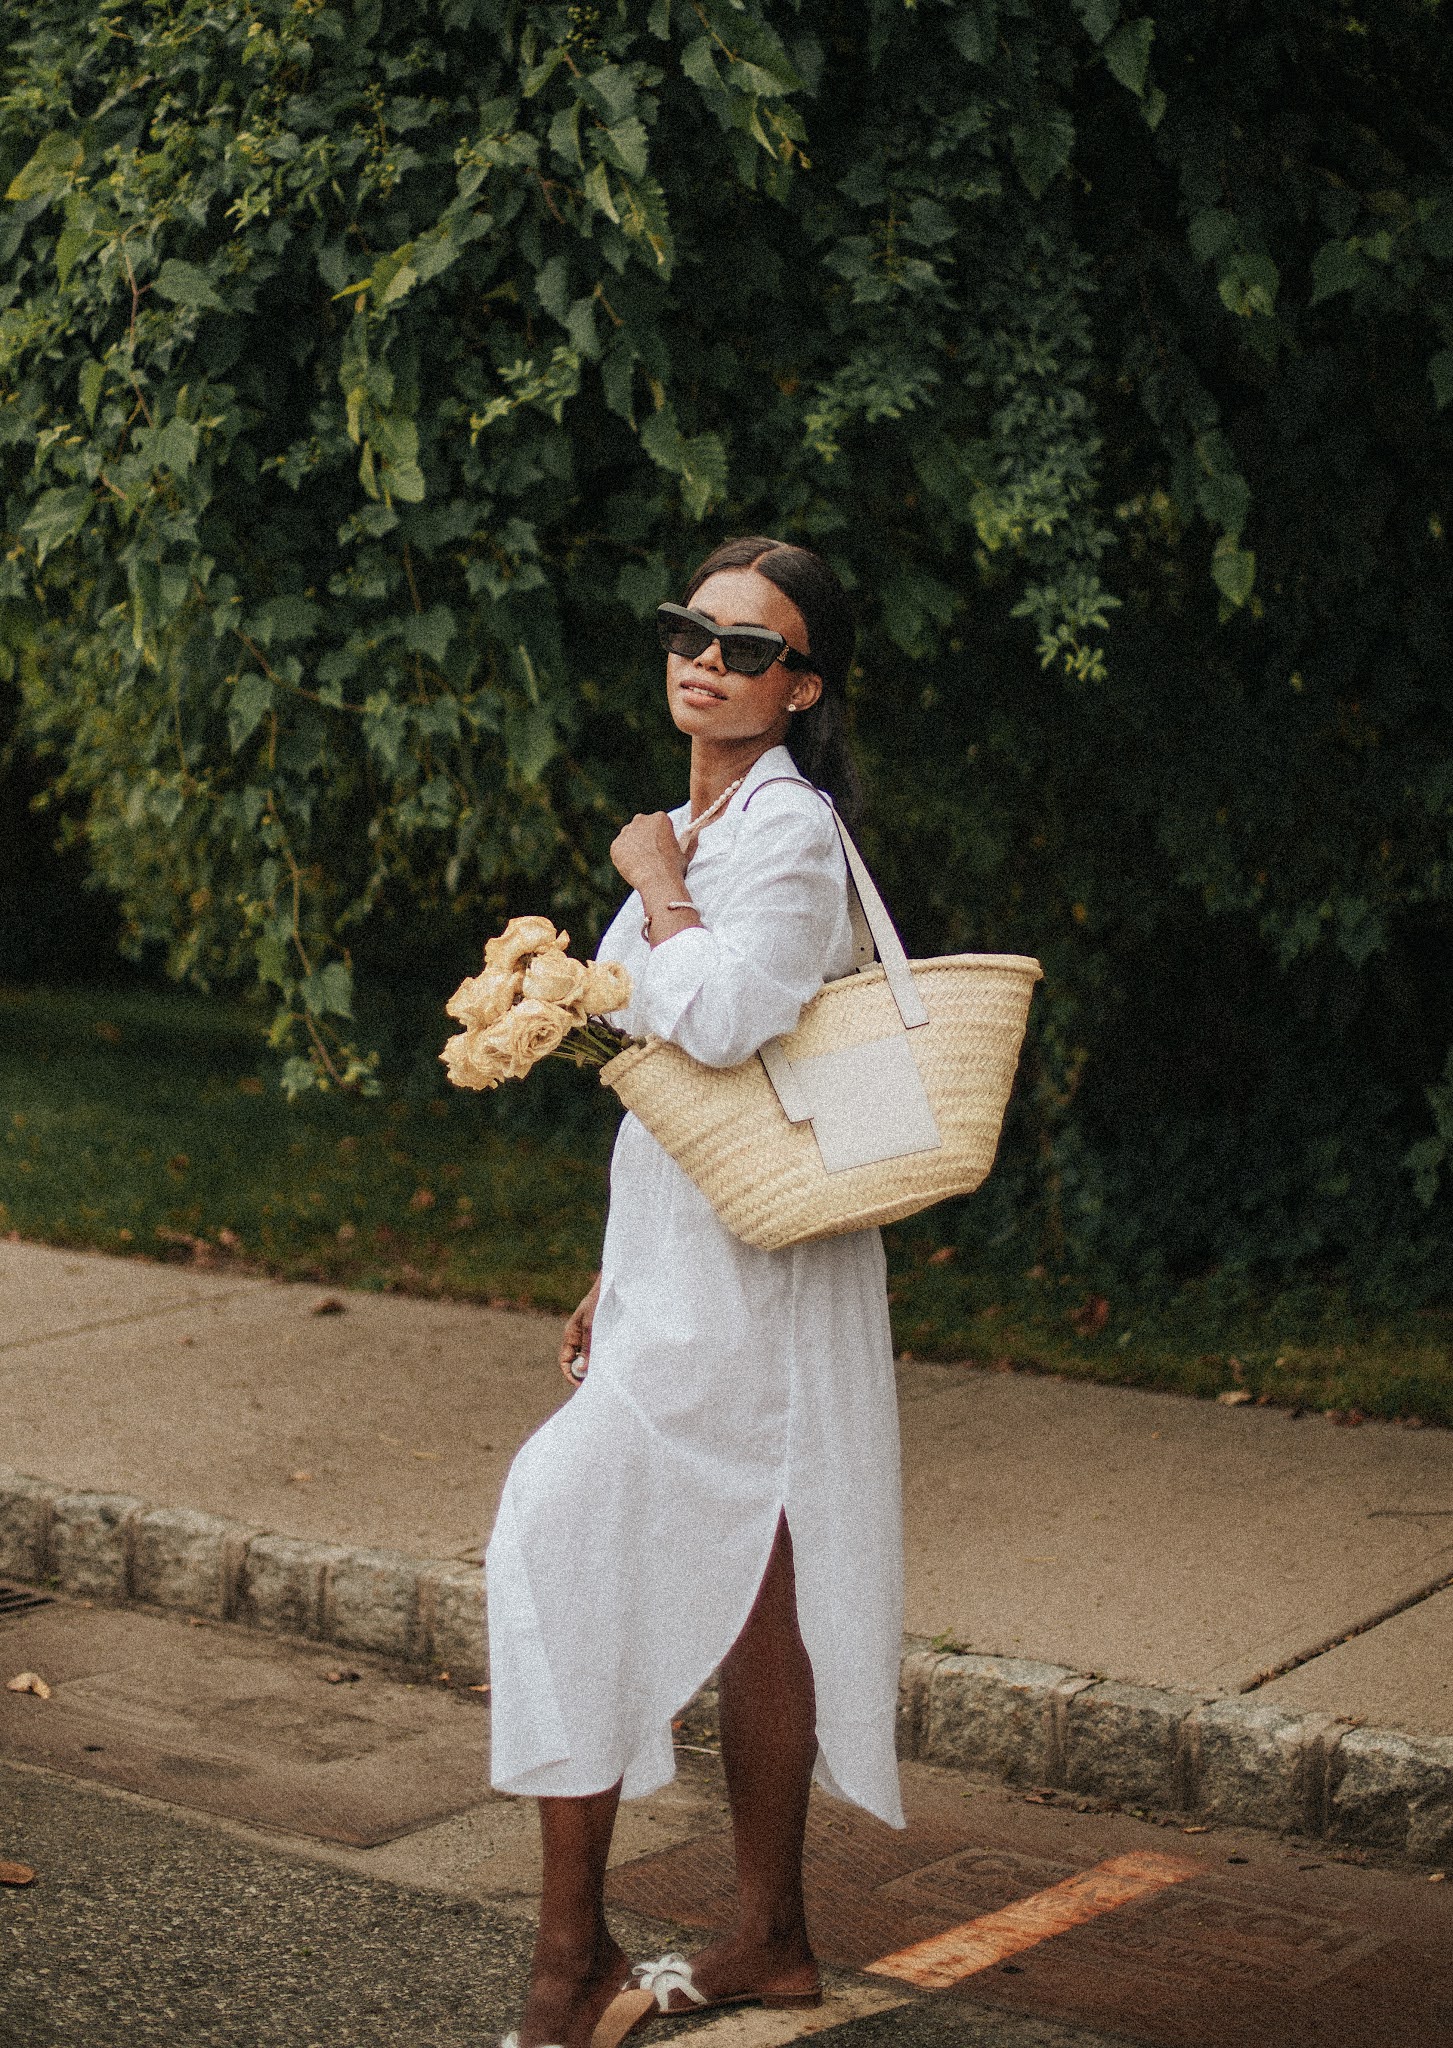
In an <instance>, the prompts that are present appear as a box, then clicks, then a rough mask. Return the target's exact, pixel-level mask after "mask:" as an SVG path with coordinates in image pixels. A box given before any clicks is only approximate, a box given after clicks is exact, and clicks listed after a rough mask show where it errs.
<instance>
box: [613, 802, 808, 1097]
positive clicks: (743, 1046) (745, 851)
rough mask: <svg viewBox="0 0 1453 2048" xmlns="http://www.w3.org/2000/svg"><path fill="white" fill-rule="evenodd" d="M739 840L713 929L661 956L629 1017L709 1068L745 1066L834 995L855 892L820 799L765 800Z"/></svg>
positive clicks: (696, 929)
mask: <svg viewBox="0 0 1453 2048" xmlns="http://www.w3.org/2000/svg"><path fill="white" fill-rule="evenodd" d="M737 835H738V836H737V841H736V844H735V846H734V847H733V849H732V879H731V887H730V889H729V890H728V891H727V893H726V895H725V897H724V899H723V901H722V902H721V904H720V905H718V906H717V907H716V908H715V909H714V910H713V912H712V917H711V922H710V924H709V925H705V924H702V925H688V926H687V927H686V928H685V930H683V931H679V932H675V933H673V934H672V936H671V937H670V938H669V939H664V940H663V941H662V942H661V944H660V945H659V946H655V947H653V948H652V950H651V954H650V958H649V960H648V961H647V963H646V966H645V968H644V970H643V972H642V973H641V974H640V976H639V977H638V980H637V983H636V987H635V990H634V992H633V994H632V999H631V1004H630V1010H629V1015H630V1026H629V1028H630V1029H631V1030H633V1031H636V1032H649V1033H650V1034H652V1035H653V1036H655V1037H658V1038H668V1039H670V1040H671V1042H672V1044H674V1045H679V1046H680V1047H681V1050H682V1051H683V1052H686V1053H689V1054H690V1055H691V1057H692V1058H693V1059H695V1060H700V1061H701V1063H702V1064H703V1066H708V1067H734V1066H736V1065H738V1064H739V1062H740V1061H742V1060H745V1059H749V1058H750V1057H751V1055H752V1054H753V1053H754V1052H756V1050H757V1049H758V1047H759V1046H762V1045H765V1044H766V1042H767V1040H768V1039H769V1038H776V1037H777V1036H778V1035H779V1034H780V1033H782V1032H787V1031H791V1030H793V1029H795V1027H796V1024H797V1021H798V1019H799V1017H800V1016H801V1015H802V1011H803V1008H804V1006H805V1005H806V1004H807V1003H808V1002H809V1001H810V1000H811V999H812V997H813V996H815V995H816V994H817V991H818V990H819V989H820V988H821V987H822V984H823V979H824V976H825V974H826V971H827V962H828V958H829V953H830V949H831V946H832V940H833V933H834V931H835V929H836V926H837V920H838V916H839V914H840V912H841V909H842V906H843V903H844V901H845V898H846V893H847V862H846V860H845V859H844V856H843V850H842V842H841V840H840V839H839V838H838V835H837V827H836V826H835V825H834V823H833V820H832V813H831V812H830V811H829V810H828V808H827V806H826V804H824V803H823V802H822V801H821V800H820V799H819V798H817V797H814V796H809V795H806V794H805V793H803V794H798V793H797V792H795V791H792V790H777V789H773V790H764V791H763V793H762V795H761V797H760V798H759V799H758V800H757V801H756V802H754V803H753V804H752V805H751V808H750V809H749V810H748V811H746V812H745V813H744V814H743V816H742V818H741V821H740V823H739V824H738V827H737ZM687 880H688V885H689V882H690V874H689V871H688V876H687Z"/></svg>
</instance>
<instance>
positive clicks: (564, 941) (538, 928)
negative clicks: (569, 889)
mask: <svg viewBox="0 0 1453 2048" xmlns="http://www.w3.org/2000/svg"><path fill="white" fill-rule="evenodd" d="M569 943H570V934H569V932H557V931H556V929H555V927H554V925H553V924H551V922H550V920H549V918H548V917H512V918H511V919H510V921H509V923H508V924H507V925H506V926H505V928H504V930H503V931H502V932H501V933H500V934H499V936H498V938H494V939H490V940H488V941H487V942H486V944H485V948H484V966H485V972H486V973H488V972H490V971H491V970H492V971H494V972H495V973H498V974H512V973H513V972H514V970H515V969H516V968H517V967H518V966H520V964H521V963H522V962H523V961H524V960H525V959H526V958H527V957H528V956H529V955H530V954H531V953H543V952H546V951H549V950H552V949H553V950H555V951H558V952H561V953H563V952H564V951H565V948H566V947H567V946H568V945H569Z"/></svg>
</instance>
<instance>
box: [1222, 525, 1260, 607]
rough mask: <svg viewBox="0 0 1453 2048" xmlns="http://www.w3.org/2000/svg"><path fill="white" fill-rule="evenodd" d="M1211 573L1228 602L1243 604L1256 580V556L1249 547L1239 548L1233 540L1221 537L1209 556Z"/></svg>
mask: <svg viewBox="0 0 1453 2048" xmlns="http://www.w3.org/2000/svg"><path fill="white" fill-rule="evenodd" d="M1211 575H1212V578H1213V579H1214V581H1215V585H1216V588H1217V589H1218V590H1219V591H1220V593H1221V595H1222V596H1223V597H1224V598H1225V599H1226V600H1227V602H1228V603H1230V604H1233V605H1237V606H1241V605H1244V604H1245V602H1246V600H1247V598H1248V597H1250V595H1251V586H1252V584H1253V583H1254V582H1255V581H1256V556H1255V555H1254V554H1253V553H1252V552H1251V550H1250V549H1249V548H1239V547H1237V545H1236V543H1235V542H1234V541H1233V540H1230V539H1228V538H1223V539H1222V540H1219V541H1218V542H1217V543H1216V549H1215V553H1214V554H1213V555H1212V558H1211Z"/></svg>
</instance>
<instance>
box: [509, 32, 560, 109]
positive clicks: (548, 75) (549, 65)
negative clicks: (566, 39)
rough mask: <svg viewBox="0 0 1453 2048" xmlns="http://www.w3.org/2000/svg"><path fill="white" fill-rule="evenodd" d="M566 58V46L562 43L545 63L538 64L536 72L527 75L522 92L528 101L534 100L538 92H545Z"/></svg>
mask: <svg viewBox="0 0 1453 2048" xmlns="http://www.w3.org/2000/svg"><path fill="white" fill-rule="evenodd" d="M564 56H565V45H564V44H563V43H560V44H558V45H557V47H556V48H555V49H553V50H552V51H551V52H550V54H549V56H548V57H546V58H545V60H544V62H543V63H541V64H537V65H536V66H535V68H534V70H533V71H531V72H529V73H528V74H527V75H526V78H525V82H524V84H523V85H522V86H521V88H520V90H521V92H522V93H523V94H524V97H525V98H526V99H527V100H532V99H533V98H534V97H535V94H536V93H537V92H541V91H543V90H544V88H545V87H546V86H547V85H548V84H549V83H550V80H551V79H552V78H553V77H554V76H555V72H556V69H557V68H558V66H559V65H560V63H561V61H562V60H563V58H564Z"/></svg>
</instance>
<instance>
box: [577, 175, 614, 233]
mask: <svg viewBox="0 0 1453 2048" xmlns="http://www.w3.org/2000/svg"><path fill="white" fill-rule="evenodd" d="M585 196H586V198H587V199H588V200H589V201H590V203H591V205H592V206H593V207H595V208H596V209H597V211H599V212H600V213H603V214H604V215H605V217H606V219H607V220H613V221H614V222H615V223H616V225H617V226H619V225H620V218H621V217H620V215H619V214H618V213H617V212H616V203H615V201H614V199H612V198H611V196H610V179H609V178H608V177H607V176H606V174H605V165H604V164H603V163H598V164H595V165H594V166H593V167H592V168H591V169H590V170H589V171H588V172H587V173H586V178H585Z"/></svg>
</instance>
